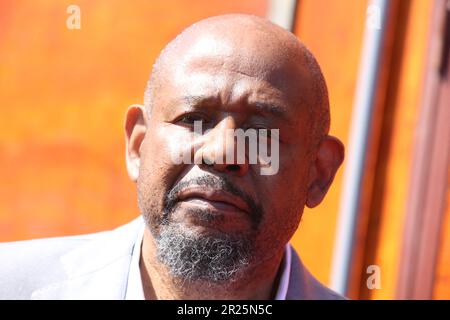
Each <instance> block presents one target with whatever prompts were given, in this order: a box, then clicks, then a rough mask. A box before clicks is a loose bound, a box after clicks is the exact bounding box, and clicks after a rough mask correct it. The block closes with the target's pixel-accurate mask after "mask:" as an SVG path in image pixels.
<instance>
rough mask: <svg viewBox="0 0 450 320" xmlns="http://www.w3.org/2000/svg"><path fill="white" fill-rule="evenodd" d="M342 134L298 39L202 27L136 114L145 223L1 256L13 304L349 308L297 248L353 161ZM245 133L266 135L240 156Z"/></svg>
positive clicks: (213, 21) (175, 44)
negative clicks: (315, 303) (332, 124)
mask: <svg viewBox="0 0 450 320" xmlns="http://www.w3.org/2000/svg"><path fill="white" fill-rule="evenodd" d="M199 128H200V129H199ZM239 130H241V131H239ZM251 130H253V131H251ZM328 130H329V105H328V96H327V89H326V85H325V81H324V79H323V76H322V73H321V71H320V68H319V66H318V64H317V62H316V61H315V59H314V57H313V56H312V54H311V53H310V52H309V51H308V50H307V49H306V48H305V46H304V45H302V44H301V43H300V42H299V41H298V40H297V39H296V37H295V36H294V35H292V34H291V33H289V32H287V31H285V30H284V29H282V28H280V27H278V26H276V25H274V24H272V23H270V22H268V21H266V20H264V19H262V18H258V17H254V16H247V15H225V16H219V17H213V18H209V19H206V20H203V21H200V22H198V23H196V24H194V25H192V26H191V27H189V28H188V29H186V30H185V31H183V32H182V33H181V34H180V35H179V36H178V37H177V38H176V39H175V40H173V41H172V42H171V43H169V44H168V45H167V47H166V48H165V49H164V50H163V51H162V53H161V55H160V56H159V58H158V59H157V62H156V63H155V66H154V68H153V70H152V75H151V77H150V80H149V83H148V85H147V87H146V92H145V101H144V105H143V106H141V105H134V106H131V107H130V108H129V109H128V111H127V114H126V121H125V133H126V163H127V170H128V173H129V176H130V178H131V179H132V180H133V181H134V182H136V185H137V193H138V204H139V208H140V211H141V214H142V217H143V219H140V218H139V219H137V220H135V221H133V222H132V223H130V224H128V225H125V226H122V227H120V228H118V229H116V230H113V231H109V232H103V233H99V234H94V235H86V236H78V237H65V238H56V239H46V240H34V241H23V242H17V243H9V244H3V245H1V247H0V261H1V265H0V298H7V299H16V298H19V299H28V298H31V299H78V298H80V299H89V298H93V299H97V298H98V299H144V298H145V299H339V298H341V297H340V296H339V295H338V294H336V293H334V292H332V291H331V290H329V289H327V288H326V287H324V286H323V285H321V284H320V283H319V282H318V281H317V280H316V279H315V278H314V277H313V276H312V275H311V274H310V273H309V272H308V271H307V270H306V269H305V267H304V266H303V265H302V263H301V261H300V259H299V258H298V256H297V254H296V252H295V251H294V249H293V248H292V247H291V246H290V245H289V244H288V242H289V240H290V238H291V237H292V235H293V234H294V232H295V230H296V229H297V227H298V225H299V222H300V220H301V216H302V212H303V208H304V206H305V205H307V206H308V207H311V208H312V207H315V206H317V205H318V204H319V203H320V202H321V201H322V199H323V197H324V196H325V194H326V192H327V190H328V188H329V186H330V184H331V183H332V181H333V178H334V175H335V173H336V171H337V169H338V168H339V166H340V165H341V163H342V161H343V158H344V148H343V145H342V143H341V142H339V140H337V139H336V138H334V137H331V136H329V135H328ZM238 132H241V133H242V132H244V134H245V133H246V132H257V135H256V136H253V138H255V139H252V138H251V135H248V136H246V137H244V140H245V141H247V140H248V141H249V144H250V145H249V146H248V147H247V146H245V148H244V149H239V147H237V142H236V141H237V139H238V137H239V134H238ZM230 133H231V142H232V143H231V144H230V143H229V142H230V139H228V138H230ZM269 133H272V135H270V134H269ZM246 138H248V139H247V140H246ZM252 143H253V144H254V143H256V144H257V148H253V147H255V146H254V145H252ZM268 147H269V149H270V151H271V152H270V157H269V156H268V154H266V156H265V157H264V154H261V153H259V154H258V155H257V161H253V162H252V161H251V158H252V157H253V155H252V154H251V153H252V150H253V151H255V150H257V149H258V150H263V149H265V150H266V151H267V148H268ZM242 150H243V151H242ZM230 154H231V156H230V157H228V156H229V155H230ZM179 156H182V161H178V160H180V159H181V158H180V157H179ZM254 159H255V158H254V157H253V160H254ZM264 160H266V161H264ZM263 169H264V170H266V171H264V170H263Z"/></svg>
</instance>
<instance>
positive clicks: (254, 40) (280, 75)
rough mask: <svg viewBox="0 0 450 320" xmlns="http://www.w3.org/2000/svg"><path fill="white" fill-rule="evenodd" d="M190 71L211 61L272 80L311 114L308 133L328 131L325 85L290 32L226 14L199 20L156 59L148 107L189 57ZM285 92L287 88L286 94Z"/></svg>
mask: <svg viewBox="0 0 450 320" xmlns="http://www.w3.org/2000/svg"><path fill="white" fill-rule="evenodd" d="M195 57H196V58H198V57H202V58H203V59H198V60H197V62H195V63H193V64H191V66H190V68H191V70H190V71H191V72H195V71H197V70H201V69H203V68H204V67H205V66H206V65H215V67H216V70H217V72H218V73H220V72H221V68H222V67H227V68H231V69H232V70H234V71H235V72H237V73H242V74H248V75H249V76H253V77H255V78H260V79H265V80H266V81H268V82H271V83H275V84H276V86H277V87H278V88H280V91H283V90H284V91H286V92H282V93H281V94H284V95H288V96H290V97H292V98H293V100H296V101H297V107H298V108H303V109H305V110H306V111H307V112H308V114H309V116H310V120H311V121H309V122H308V123H309V124H310V126H311V127H310V130H309V134H310V135H311V136H312V137H314V138H315V139H313V140H314V141H316V142H318V141H319V140H320V137H323V136H324V135H326V134H327V133H328V130H329V122H330V119H329V102H328V93H327V87H326V83H325V80H324V77H323V75H322V72H321V70H320V67H319V65H318V63H317V61H316V59H315V58H314V56H313V55H312V54H311V52H310V51H309V50H308V49H307V48H306V46H305V45H304V44H303V43H301V42H300V41H299V40H298V39H297V37H296V36H295V35H293V34H292V33H291V32H289V31H287V30H285V29H283V28H281V27H279V26H277V25H275V24H273V23H271V22H270V21H268V20H266V19H263V18H261V17H257V16H252V15H244V14H229V15H222V16H216V17H211V18H207V19H204V20H201V21H199V22H197V23H195V24H193V25H191V26H190V27H188V28H187V29H185V30H184V31H183V32H181V33H180V34H179V35H178V36H177V37H176V38H175V39H174V40H172V41H171V42H170V43H169V44H168V45H167V46H166V47H165V48H164V49H163V50H162V51H161V54H160V55H159V57H158V58H157V60H156V62H155V64H154V66H153V70H152V74H151V77H150V79H149V81H148V83H147V86H146V90H145V103H144V104H145V106H146V108H147V110H151V109H152V108H153V105H154V103H155V101H157V100H158V92H160V89H161V86H164V85H167V83H170V82H172V81H174V78H176V75H177V73H179V71H180V68H184V67H185V66H186V65H188V64H189V63H190V62H192V60H193V58H195ZM287 91H289V92H287Z"/></svg>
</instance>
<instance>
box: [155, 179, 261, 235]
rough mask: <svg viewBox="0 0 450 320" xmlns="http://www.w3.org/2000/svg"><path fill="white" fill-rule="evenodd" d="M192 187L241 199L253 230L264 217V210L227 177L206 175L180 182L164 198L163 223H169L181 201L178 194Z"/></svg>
mask: <svg viewBox="0 0 450 320" xmlns="http://www.w3.org/2000/svg"><path fill="white" fill-rule="evenodd" d="M190 186H200V187H209V188H213V189H219V190H224V191H226V192H229V193H230V194H232V195H234V196H236V197H239V198H241V199H242V200H243V201H244V202H245V203H246V204H247V205H248V207H249V208H250V219H251V222H252V226H253V228H254V229H255V228H257V227H258V226H259V224H260V222H261V218H262V216H263V210H262V207H261V206H260V205H258V204H257V202H256V201H255V200H253V198H252V197H251V196H250V195H249V194H247V193H246V192H244V191H242V190H241V189H239V188H238V187H237V186H236V185H234V184H233V183H232V182H231V181H230V180H229V179H228V178H227V177H216V176H210V175H205V176H201V177H197V178H193V179H190V180H188V181H180V182H178V183H177V184H176V185H175V186H174V187H173V188H172V189H171V190H170V191H169V192H168V193H166V195H165V197H164V210H163V221H162V222H163V223H168V222H169V219H170V215H171V213H172V212H173V211H174V208H175V206H176V205H177V203H178V202H179V201H180V199H179V197H178V194H179V193H180V191H181V190H183V189H185V188H187V187H190Z"/></svg>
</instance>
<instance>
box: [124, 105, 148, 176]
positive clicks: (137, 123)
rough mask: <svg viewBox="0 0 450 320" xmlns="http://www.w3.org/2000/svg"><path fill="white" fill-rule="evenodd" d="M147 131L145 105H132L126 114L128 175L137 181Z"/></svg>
mask: <svg viewBox="0 0 450 320" xmlns="http://www.w3.org/2000/svg"><path fill="white" fill-rule="evenodd" d="M146 131H147V126H146V124H145V109H144V106H142V105H138V104H134V105H132V106H130V107H129V108H128V110H127V113H126V116H125V141H126V144H125V145H126V147H125V148H126V149H125V156H126V164H127V171H128V176H129V177H130V179H131V180H132V181H133V182H136V180H137V178H138V176H139V167H140V161H141V145H142V141H143V140H144V137H145V132H146Z"/></svg>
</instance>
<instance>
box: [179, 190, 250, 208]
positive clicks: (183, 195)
mask: <svg viewBox="0 0 450 320" xmlns="http://www.w3.org/2000/svg"><path fill="white" fill-rule="evenodd" d="M178 198H179V199H180V200H186V199H189V198H203V199H205V200H209V201H220V202H224V203H227V204H230V205H232V206H234V207H236V208H238V209H240V210H242V211H245V212H247V213H250V208H249V206H248V204H247V203H246V202H245V201H244V200H243V199H242V198H241V197H238V196H235V195H233V194H231V193H229V192H227V191H225V190H222V189H210V188H207V187H200V186H192V187H187V188H185V189H183V190H181V191H180V192H179V194H178Z"/></svg>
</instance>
